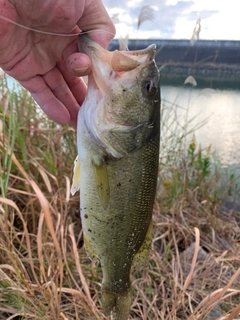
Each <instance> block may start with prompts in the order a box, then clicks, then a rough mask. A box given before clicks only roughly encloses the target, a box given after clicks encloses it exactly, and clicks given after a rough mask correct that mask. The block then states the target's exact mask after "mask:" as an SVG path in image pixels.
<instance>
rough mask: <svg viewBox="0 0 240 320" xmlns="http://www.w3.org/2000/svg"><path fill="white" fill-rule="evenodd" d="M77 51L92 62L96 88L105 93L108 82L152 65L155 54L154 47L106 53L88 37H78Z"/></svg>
mask: <svg viewBox="0 0 240 320" xmlns="http://www.w3.org/2000/svg"><path fill="white" fill-rule="evenodd" d="M78 48H79V51H80V52H82V53H85V54H86V55H88V57H89V58H90V59H91V61H92V74H93V78H94V80H95V82H96V85H97V87H98V88H99V89H100V90H101V91H102V92H103V93H106V92H107V91H108V89H109V86H108V80H110V79H111V80H114V78H115V79H119V78H124V74H125V73H127V72H129V71H133V70H135V69H139V68H140V69H142V68H143V67H145V66H146V65H147V64H149V63H152V61H153V60H154V57H155V53H156V45H155V44H152V45H150V46H148V47H147V48H145V49H142V50H135V51H118V50H115V51H112V52H111V51H107V50H105V49H104V48H102V47H101V46H100V45H99V44H98V43H97V42H95V41H93V40H92V39H91V38H90V37H89V36H88V35H86V34H80V35H79V36H78Z"/></svg>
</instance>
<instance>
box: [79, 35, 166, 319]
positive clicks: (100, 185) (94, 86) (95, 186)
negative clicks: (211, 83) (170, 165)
mask: <svg viewBox="0 0 240 320" xmlns="http://www.w3.org/2000/svg"><path fill="white" fill-rule="evenodd" d="M79 47H80V50H81V51H82V52H84V53H85V54H87V55H88V56H89V57H90V59H91V61H92V74H91V75H90V76H89V81H88V84H89V86H88V93H87V96H86V99H85V101H84V103H83V105H82V107H81V109H80V112H79V116H78V127H77V140H78V161H77V164H78V165H79V166H80V169H79V168H78V170H75V172H78V175H77V177H74V183H73V185H74V190H73V191H76V189H78V188H80V205H81V208H80V212H81V219H82V227H83V232H84V242H85V248H86V250H87V252H88V254H89V256H90V257H91V258H93V259H97V260H99V261H100V263H101V268H102V272H103V281H102V310H103V313H104V314H105V315H106V316H109V315H110V314H111V313H114V314H115V316H116V320H127V319H128V317H129V312H130V306H131V282H130V273H131V270H133V269H138V268H139V267H141V266H142V265H144V263H146V261H147V259H148V252H149V249H150V246H151V230H152V208H153V202H154V197H155V189H156V183H157V176H158V162H159V139H160V132H159V131H160V85H159V74H158V70H157V67H156V64H155V62H154V52H155V47H154V46H150V47H148V48H146V49H144V50H140V51H134V52H129V51H126V52H122V51H121V52H118V51H115V52H108V51H106V50H104V49H103V48H101V47H100V46H99V45H98V44H97V43H96V42H94V41H92V40H91V39H90V38H89V37H87V36H85V35H84V36H81V38H80V45H79ZM115 55H117V56H115ZM103 66H104V67H103ZM79 172H80V173H79ZM76 186H77V187H76Z"/></svg>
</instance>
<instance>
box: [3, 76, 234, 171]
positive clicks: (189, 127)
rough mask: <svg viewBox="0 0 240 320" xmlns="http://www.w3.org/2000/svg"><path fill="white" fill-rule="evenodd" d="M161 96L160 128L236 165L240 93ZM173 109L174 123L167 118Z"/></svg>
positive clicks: (175, 91)
mask: <svg viewBox="0 0 240 320" xmlns="http://www.w3.org/2000/svg"><path fill="white" fill-rule="evenodd" d="M8 83H9V87H10V88H12V87H13V84H14V81H13V79H12V78H10V77H8ZM161 95H162V109H163V110H164V114H165V116H164V114H163V118H162V121H163V122H164V126H165V127H166V126H168V124H167V123H166V122H169V123H170V122H171V121H172V123H171V124H170V125H169V126H170V127H171V128H170V130H172V131H177V130H179V135H181V133H182V131H183V130H185V131H186V132H187V131H191V133H190V134H189V135H187V138H186V147H187V146H188V143H189V142H190V141H191V140H192V138H193V137H195V139H196V143H197V144H200V145H201V147H202V148H206V147H208V146H209V145H211V153H212V154H214V155H216V158H218V159H220V160H221V162H222V163H225V164H228V165H229V164H230V165H232V164H239V163H240V91H237V90H230V89H229V90H218V89H210V88H209V89H208V88H204V89H201V88H197V87H186V86H168V85H162V86H161ZM173 109H174V111H175V115H174V117H175V118H174V119H173V118H172V116H171V117H168V115H167V113H168V112H169V110H173ZM203 122H204V123H205V124H204V125H201V124H202V123H203ZM176 123H177V125H176ZM196 127H199V128H197V129H196ZM163 131H164V130H163ZM175 134H176V132H175ZM164 139H165V137H164V132H163V134H162V140H164Z"/></svg>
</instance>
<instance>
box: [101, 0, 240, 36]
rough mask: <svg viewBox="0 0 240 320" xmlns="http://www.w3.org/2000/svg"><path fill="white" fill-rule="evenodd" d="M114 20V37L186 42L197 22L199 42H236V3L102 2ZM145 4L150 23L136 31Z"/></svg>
mask: <svg viewBox="0 0 240 320" xmlns="http://www.w3.org/2000/svg"><path fill="white" fill-rule="evenodd" d="M103 3H104V5H105V7H106V8H107V10H108V13H109V15H110V16H111V17H114V19H113V20H114V21H115V26H116V31H117V37H120V36H121V37H125V36H127V35H129V38H136V37H137V38H139V39H141V38H142V39H149V38H152V39H154V38H158V39H190V38H191V37H192V33H193V29H194V27H195V24H196V21H197V20H198V19H201V31H200V34H199V35H200V39H208V40H239V41H240V18H239V12H240V11H239V8H240V0H227V1H225V0H185V1H183V0H182V1H177V0H148V1H146V0H103ZM146 3H147V4H148V6H150V7H151V11H152V13H153V19H152V21H145V22H143V23H142V24H141V25H140V28H139V30H138V31H137V24H138V16H139V14H140V12H141V9H142V7H143V6H144V5H146Z"/></svg>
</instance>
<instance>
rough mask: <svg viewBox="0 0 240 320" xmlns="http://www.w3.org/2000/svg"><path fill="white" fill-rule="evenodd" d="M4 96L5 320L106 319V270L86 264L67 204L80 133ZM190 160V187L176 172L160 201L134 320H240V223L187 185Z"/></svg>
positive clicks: (1, 243)
mask: <svg viewBox="0 0 240 320" xmlns="http://www.w3.org/2000/svg"><path fill="white" fill-rule="evenodd" d="M0 90H1V93H0V94H1V97H2V99H1V102H0V117H1V126H0V130H2V132H0V157H1V167H0V174H1V180H0V182H1V190H2V191H1V198H0V219H1V221H0V232H1V237H0V319H15V320H17V319H29V320H30V319H45V320H53V319H63V320H66V319H68V320H70V319H79V320H80V319H81V320H82V319H84V320H85V319H86V320H91V319H106V318H105V317H104V316H103V315H102V313H101V303H100V283H101V269H100V267H99V266H97V265H95V264H94V263H93V262H91V261H90V260H89V259H88V257H87V256H86V254H85V251H84V248H83V239H82V232H81V221H80V218H79V209H78V208H79V199H78V196H76V197H70V196H69V194H70V192H69V191H70V179H71V175H72V166H73V161H74V158H75V156H76V147H75V142H76V141H75V133H74V131H73V129H71V128H70V127H68V126H66V127H63V128H62V127H59V126H57V125H55V124H54V123H51V122H50V121H48V120H47V119H46V118H45V116H44V115H43V114H42V113H41V112H39V111H37V112H36V106H35V104H34V102H33V101H32V99H31V98H30V97H29V96H28V95H27V93H26V92H25V91H23V90H20V91H19V92H18V93H16V92H15V93H10V92H9V90H8V88H7V85H6V82H5V80H3V83H2V85H1V89H0ZM1 128H2V129H1ZM201 152H202V151H201ZM201 155H202V153H201ZM192 156H193V157H195V156H194V155H192ZM203 158H204V157H203ZM191 160H192V162H190V161H189V162H188V165H189V166H186V165H185V166H184V170H185V171H184V177H185V180H184V179H183V180H181V179H180V178H179V177H178V180H174V179H173V177H175V176H174V175H173V171H174V170H173V168H172V167H171V168H169V170H170V174H169V175H168V179H171V182H170V183H168V184H165V186H166V187H164V188H163V189H161V190H159V192H158V199H157V200H156V203H155V207H154V240H153V248H152V251H151V255H150V261H149V265H148V266H147V267H146V268H145V269H144V270H142V271H139V272H136V273H135V274H134V275H133V278H132V280H133V291H134V299H133V304H132V311H131V317H130V319H145V320H147V319H148V320H158V319H159V320H160V319H164V320H173V319H179V320H180V319H181V320H182V319H189V320H195V319H210V318H208V315H209V314H210V312H211V310H214V311H215V313H216V312H218V317H215V318H213V317H212V318H211V319H228V320H230V319H240V317H239V312H240V304H239V301H240V299H239V297H240V289H239V288H240V252H239V250H240V242H239V234H240V226H239V222H238V223H237V221H236V219H235V218H234V215H232V216H228V217H227V218H226V217H225V216H224V215H222V214H220V213H219V210H218V209H219V204H220V202H219V201H220V199H219V196H218V197H216V196H214V197H213V196H211V197H210V195H209V194H210V189H207V187H206V184H208V185H210V184H209V180H207V179H205V177H204V179H203V177H202V176H201V177H198V178H199V179H195V180H194V184H191V183H190V182H188V183H186V181H188V179H186V175H188V177H189V176H190V175H191V176H192V175H193V170H190V169H189V167H190V166H192V167H194V164H195V162H194V159H193V158H192V159H191ZM171 165H172V163H171ZM181 168H182V167H181ZM194 168H195V167H194ZM182 170H183V169H182ZM194 170H198V171H197V173H198V174H199V172H200V171H199V169H197V168H195V169H194ZM201 170H202V169H201ZM175 171H176V168H175ZM165 173H166V166H165V171H164V174H165ZM164 177H165V176H164ZM195 177H196V175H195ZM215 177H216V175H215ZM160 178H161V179H163V176H161V172H160ZM200 178H201V179H200ZM183 181H185V187H184V188H180V185H181V183H182V182H183ZM178 183H179V184H178ZM176 186H177V187H176ZM210 186H211V188H212V184H211V185H210ZM215 187H216V185H215ZM173 190H178V191H177V192H176V193H175V194H174V201H172V199H170V197H172V195H173ZM204 190H205V192H203V191H204ZM214 194H215V193H214ZM216 306H217V307H216Z"/></svg>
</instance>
